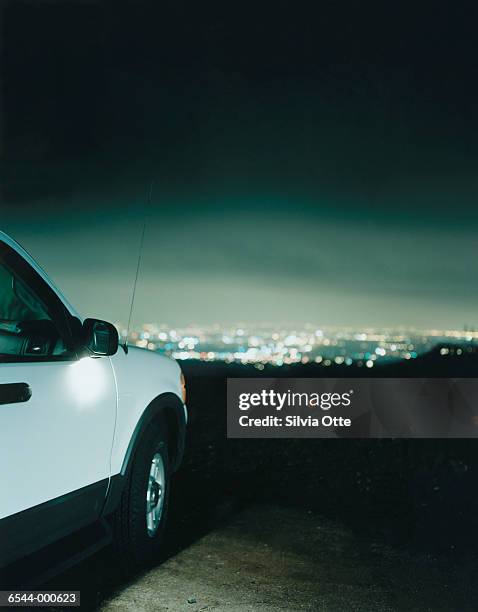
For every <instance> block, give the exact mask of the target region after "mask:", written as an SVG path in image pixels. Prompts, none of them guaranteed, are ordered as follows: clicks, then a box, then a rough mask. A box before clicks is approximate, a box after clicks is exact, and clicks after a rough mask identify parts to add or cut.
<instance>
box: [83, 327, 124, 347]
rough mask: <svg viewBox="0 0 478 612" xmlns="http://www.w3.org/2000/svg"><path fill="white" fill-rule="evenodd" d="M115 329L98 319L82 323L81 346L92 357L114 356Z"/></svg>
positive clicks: (116, 334)
mask: <svg viewBox="0 0 478 612" xmlns="http://www.w3.org/2000/svg"><path fill="white" fill-rule="evenodd" d="M118 343H119V338H118V332H117V330H116V327H115V326H114V325H112V324H111V323H107V322H106V321H100V320H99V319H85V320H84V321H83V344H84V347H85V348H86V349H87V351H89V352H90V353H91V354H92V355H97V356H101V355H114V354H115V353H116V351H117V350H118Z"/></svg>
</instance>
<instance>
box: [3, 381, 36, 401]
mask: <svg viewBox="0 0 478 612" xmlns="http://www.w3.org/2000/svg"><path fill="white" fill-rule="evenodd" d="M31 396H32V390H31V387H30V385H27V383H7V384H5V385H2V384H0V404H19V403H21V402H28V400H29V399H30V398H31Z"/></svg>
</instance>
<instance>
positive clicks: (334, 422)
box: [239, 414, 352, 427]
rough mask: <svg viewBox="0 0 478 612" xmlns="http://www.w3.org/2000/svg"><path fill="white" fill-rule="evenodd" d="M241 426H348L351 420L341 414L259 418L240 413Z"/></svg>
mask: <svg viewBox="0 0 478 612" xmlns="http://www.w3.org/2000/svg"><path fill="white" fill-rule="evenodd" d="M239 425H240V426H241V427H350V426H351V425H352V421H351V420H350V419H347V418H344V417H341V416H331V415H329V414H327V415H324V416H323V417H321V418H315V417H311V416H307V417H301V416H297V415H294V416H286V417H278V416H271V415H269V416H265V417H261V418H258V417H256V418H254V417H249V416H247V415H245V414H244V415H242V416H240V417H239Z"/></svg>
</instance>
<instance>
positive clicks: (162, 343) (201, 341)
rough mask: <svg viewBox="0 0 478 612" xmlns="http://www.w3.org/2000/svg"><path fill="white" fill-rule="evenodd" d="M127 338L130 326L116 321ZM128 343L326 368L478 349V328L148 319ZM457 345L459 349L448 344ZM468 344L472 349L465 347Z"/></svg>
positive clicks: (180, 353)
mask: <svg viewBox="0 0 478 612" xmlns="http://www.w3.org/2000/svg"><path fill="white" fill-rule="evenodd" d="M117 327H118V329H119V330H120V335H121V337H122V340H123V341H124V340H125V339H126V338H125V335H126V330H125V329H124V326H123V325H122V324H117ZM128 341H129V343H130V344H131V345H133V346H138V347H141V348H147V349H149V350H152V351H158V352H160V353H164V354H166V355H170V356H171V357H173V358H174V359H179V360H186V359H193V360H201V361H224V362H227V363H242V364H255V365H256V367H260V368H262V367H263V366H264V365H277V366H282V365H292V364H298V363H302V364H307V363H316V364H321V366H323V367H327V366H331V365H342V366H344V367H347V366H351V365H353V364H356V365H358V366H363V367H366V368H373V367H374V366H376V365H377V364H378V363H385V362H390V361H393V360H402V359H406V360H413V359H416V358H417V357H419V356H420V355H423V354H424V353H426V352H428V351H430V350H432V349H433V348H434V347H436V346H437V345H441V344H442V345H446V347H444V348H442V349H441V350H440V355H441V356H442V357H444V356H446V355H449V354H456V355H460V354H462V353H463V351H466V350H468V351H470V352H471V351H472V350H473V351H475V350H476V349H477V345H478V342H477V341H478V332H477V331H474V330H469V329H466V328H465V330H464V331H460V330H437V329H429V330H419V329H393V328H390V329H379V328H367V329H352V328H335V327H330V328H326V327H321V328H320V329H318V328H317V326H314V325H304V326H302V327H297V326H296V327H295V328H293V327H292V326H287V325H284V326H282V327H280V328H278V327H272V326H270V325H267V324H263V325H254V326H252V325H245V324H244V323H241V324H238V325H229V326H222V325H219V324H214V325H209V326H206V325H188V326H186V327H179V326H175V327H174V329H172V328H170V327H169V326H168V325H166V324H156V323H145V324H143V325H142V326H141V327H140V328H138V329H133V330H132V331H131V332H130V335H129V339H128ZM454 344H455V345H456V349H453V348H449V346H453V345H454ZM463 347H464V348H463ZM466 347H468V349H467V348H466Z"/></svg>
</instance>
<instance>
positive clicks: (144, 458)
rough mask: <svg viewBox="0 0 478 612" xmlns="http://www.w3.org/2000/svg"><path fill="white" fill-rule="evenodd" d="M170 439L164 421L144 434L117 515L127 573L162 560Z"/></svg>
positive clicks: (117, 540) (117, 539)
mask: <svg viewBox="0 0 478 612" xmlns="http://www.w3.org/2000/svg"><path fill="white" fill-rule="evenodd" d="M167 439H168V437H167V431H166V427H165V423H164V422H163V421H158V422H155V423H153V424H152V425H151V426H150V427H149V428H148V430H147V431H146V432H145V434H144V435H143V438H142V440H141V442H140V444H139V446H138V448H137V450H136V452H135V455H134V458H133V464H132V466H131V469H130V470H129V473H128V476H127V481H126V484H125V488H124V491H123V494H122V497H121V501H120V504H119V507H118V509H117V511H116V513H115V516H114V532H115V534H114V535H115V543H116V547H117V550H118V552H119V553H120V557H121V560H122V565H123V566H124V567H126V568H127V569H128V570H135V569H139V568H141V567H144V566H146V565H149V564H151V563H152V562H154V561H157V560H158V559H159V557H160V550H161V544H162V541H163V537H164V528H165V524H166V517H167V512H168V502H169V488H170V486H169V485H170V482H169V481H170V474H169V461H168V459H169V456H168V444H167Z"/></svg>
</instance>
